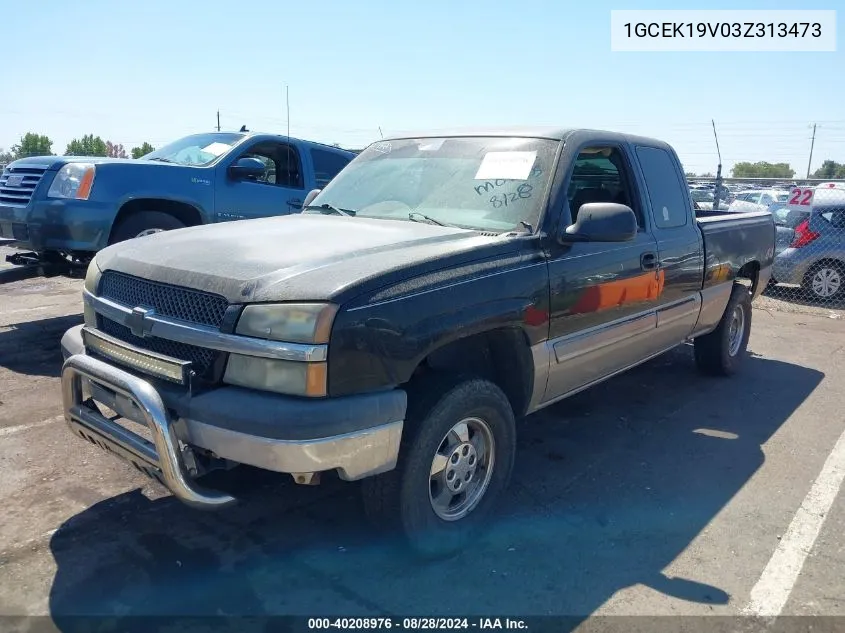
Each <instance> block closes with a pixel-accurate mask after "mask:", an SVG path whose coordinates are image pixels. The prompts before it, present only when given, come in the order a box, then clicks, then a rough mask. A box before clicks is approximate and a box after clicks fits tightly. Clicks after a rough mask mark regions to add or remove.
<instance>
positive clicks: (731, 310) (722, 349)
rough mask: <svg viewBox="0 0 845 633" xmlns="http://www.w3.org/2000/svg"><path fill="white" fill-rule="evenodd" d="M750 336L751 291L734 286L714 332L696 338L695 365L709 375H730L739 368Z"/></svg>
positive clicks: (740, 285)
mask: <svg viewBox="0 0 845 633" xmlns="http://www.w3.org/2000/svg"><path fill="white" fill-rule="evenodd" d="M750 334H751V292H750V291H749V289H748V288H747V287H746V286H744V285H742V284H734V287H733V290H732V291H731V298H730V299H729V300H728V305H727V306H726V307H725V312H724V314H722V318H721V320H720V321H719V325H718V326H717V327H716V329H715V330H713V331H712V332H710V333H709V334H705V335H704V336H699V337H698V338H697V339H695V341H694V344H695V362H696V364H697V365H698V368H699V369H700V370H701V371H702V372H704V373H705V374H709V375H711V376H731V375H733V374H734V373H736V371H737V370H738V369H739V366H740V364H741V363H742V359H743V357H744V356H745V351H746V349H747V348H748V337H749V336H750Z"/></svg>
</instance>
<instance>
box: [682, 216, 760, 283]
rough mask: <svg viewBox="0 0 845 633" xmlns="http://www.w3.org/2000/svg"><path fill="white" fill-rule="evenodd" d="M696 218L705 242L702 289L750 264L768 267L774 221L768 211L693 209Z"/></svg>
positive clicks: (733, 275)
mask: <svg viewBox="0 0 845 633" xmlns="http://www.w3.org/2000/svg"><path fill="white" fill-rule="evenodd" d="M696 221H697V223H698V227H699V229H700V230H701V234H702V237H703V241H704V283H703V288H708V287H710V286H712V285H715V284H717V283H719V282H721V281H724V280H725V279H732V278H734V277H736V276H737V275H738V273H739V271H740V269H742V268H743V266H746V265H749V264H750V265H756V266H759V270H761V271H768V270H770V268H771V265H772V262H773V261H774V241H775V223H774V218H773V217H772V214H771V213H769V212H768V211H748V212H739V213H737V212H731V211H702V210H696ZM760 290H762V288H760Z"/></svg>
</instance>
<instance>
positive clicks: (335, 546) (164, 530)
mask: <svg viewBox="0 0 845 633" xmlns="http://www.w3.org/2000/svg"><path fill="white" fill-rule="evenodd" d="M690 356H691V354H690V351H689V348H688V347H682V348H679V349H678V350H677V351H675V352H672V353H670V354H668V355H666V356H665V357H662V358H658V359H656V360H655V361H652V362H650V363H648V364H647V365H644V366H643V367H641V368H639V369H636V370H633V371H631V372H628V373H627V374H625V375H622V376H620V377H618V378H615V379H613V380H611V381H608V382H607V383H605V384H603V385H600V386H598V387H596V388H593V389H591V390H588V391H586V392H583V393H582V394H579V395H578V396H575V397H573V398H570V399H568V400H565V401H563V402H561V403H559V404H558V405H555V406H554V407H551V408H550V409H546V410H544V411H543V412H541V413H538V414H537V415H535V416H532V417H531V418H529V419H527V420H526V421H525V422H524V424H523V427H522V428H521V436H520V441H519V448H518V456H517V467H516V471H515V473H514V482H513V485H512V486H511V488H510V490H509V492H508V494H507V498H505V499H503V500H502V503H501V507H502V508H503V510H502V513H501V515H500V516H498V517H497V518H496V520H495V521H494V522H493V524H492V525H491V529H490V531H489V532H488V533H487V534H486V536H484V537H483V538H480V539H479V540H478V541H477V542H476V543H474V544H473V545H472V546H470V547H468V548H467V549H466V551H465V552H463V553H461V554H460V555H459V556H457V557H455V558H453V559H450V560H446V561H440V562H435V563H420V562H416V561H414V560H412V559H411V558H410V557H409V556H408V555H407V554H406V553H405V552H404V550H402V548H401V547H399V546H398V544H397V542H396V541H395V539H394V538H393V537H392V536H389V535H384V534H379V533H376V532H373V531H372V530H371V529H370V528H369V527H368V526H367V525H366V523H365V522H364V519H363V515H362V511H361V509H360V505H359V501H358V496H357V486H356V485H354V484H345V483H342V482H332V483H330V484H329V485H328V486H325V485H324V486H320V487H317V488H306V487H298V486H295V485H293V484H292V483H289V478H287V477H283V476H278V475H273V474H267V473H258V472H256V471H252V470H248V469H244V470H242V471H241V472H240V473H239V474H238V475H237V476H236V477H233V475H235V473H229V474H228V476H227V477H226V478H225V479H224V481H225V482H226V484H227V487H229V488H230V490H232V489H234V490H236V491H240V492H241V494H243V495H244V498H243V500H242V503H241V504H240V505H238V506H236V507H235V508H233V509H231V510H227V511H225V512H223V513H220V514H207V513H201V512H196V511H192V510H190V509H188V508H187V507H184V506H182V505H181V504H179V503H178V502H176V501H174V500H173V499H172V498H170V497H165V498H162V499H159V500H156V501H150V500H148V499H147V498H146V497H144V496H143V495H142V494H141V493H140V492H139V491H133V492H130V493H127V494H124V495H121V496H118V497H115V498H112V499H109V500H106V501H103V502H101V503H99V504H97V505H95V506H93V507H90V508H88V509H87V510H85V511H83V512H81V513H80V514H78V515H76V516H74V517H73V518H72V519H70V520H69V521H67V522H66V523H65V524H63V525H62V526H61V528H60V529H59V530H58V531H57V532H56V533H55V535H54V536H53V537H52V540H51V544H50V546H51V550H52V553H53V555H54V557H55V560H56V563H57V571H56V576H55V579H54V582H53V586H52V590H51V593H50V610H51V614H52V617H53V620H54V622H55V623H56V625H57V626H58V627H59V628H60V629H61V630H64V631H70V630H76V629H75V628H74V622H78V620H76V619H74V617H73V616H74V615H75V614H77V615H79V614H87V615H92V614H102V615H106V614H108V615H118V614H120V615H241V614H248V615H258V616H260V615H265V614H266V615H278V614H290V615H304V616H316V615H326V614H334V615H343V616H352V615H370V616H384V615H388V614H391V615H397V616H401V615H500V616H518V615H568V616H576V622H577V621H578V620H580V619H581V618H585V617H587V616H589V614H591V613H593V612H594V611H595V610H596V609H598V608H599V607H601V606H602V604H603V603H605V602H606V601H607V600H608V599H609V598H611V597H612V596H613V595H614V593H616V592H617V591H619V590H620V589H623V588H625V587H629V586H631V585H634V584H637V583H640V584H644V585H647V586H649V587H651V588H652V589H653V590H655V591H657V592H661V593H663V594H666V595H669V596H673V597H675V598H678V599H681V600H685V601H693V602H697V603H705V604H708V603H709V604H725V603H727V602H728V601H729V599H730V596H729V595H728V594H727V593H726V592H725V591H724V590H723V589H722V588H720V587H715V586H709V585H706V584H702V583H701V582H699V581H697V580H695V579H693V578H673V577H670V576H668V575H666V574H665V573H664V572H663V570H664V569H665V568H666V567H667V566H668V565H669V564H670V563H671V562H672V561H673V560H674V559H675V558H676V557H677V556H678V555H679V554H680V553H681V552H683V551H684V550H685V549H686V548H687V547H688V546H689V545H690V543H691V542H692V541H693V540H694V539H695V538H696V536H697V535H698V534H699V532H700V531H701V530H702V529H703V528H704V527H705V526H706V525H707V524H708V522H710V521H711V520H712V519H713V518H714V517H715V516H716V514H717V513H718V512H719V511H720V510H721V509H722V508H723V507H724V506H725V505H726V504H727V503H728V502H730V500H731V499H732V497H733V496H734V495H735V494H736V493H737V492H738V491H739V490H740V489H741V488H742V487H743V485H744V484H745V483H746V482H747V481H748V480H749V478H750V477H751V476H752V475H753V474H754V473H755V472H756V471H757V469H758V468H760V466H761V465H762V463H763V460H764V456H763V453H762V451H761V444H762V443H764V442H765V441H766V440H767V439H768V438H769V437H770V436H771V435H772V434H773V433H774V432H775V431H777V429H778V428H779V427H780V426H781V425H782V424H783V423H784V422H785V421H786V420H787V419H788V418H789V416H790V415H791V414H792V413H793V411H794V410H795V409H796V407H798V406H799V405H800V404H801V402H802V401H803V400H804V399H805V398H806V397H807V396H808V395H809V394H810V393H811V392H812V391H813V390H814V389H815V388H816V386H817V385H818V384H819V383H820V381H821V380H822V378H823V374H822V373H820V372H818V371H815V370H812V369H807V368H804V367H799V366H796V365H791V364H788V363H783V362H778V361H773V360H765V359H761V358H757V357H754V356H753V355H752V356H751V357H749V359H748V362H747V363H746V365H745V367H744V369H743V373H742V375H741V376H737V377H736V378H735V379H711V378H702V377H698V376H697V375H696V373H695V370H694V368H693V366H692V362H691V359H690Z"/></svg>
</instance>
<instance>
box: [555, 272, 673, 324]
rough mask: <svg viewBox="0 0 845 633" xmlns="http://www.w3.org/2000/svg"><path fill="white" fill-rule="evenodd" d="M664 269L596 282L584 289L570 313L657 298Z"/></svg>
mask: <svg viewBox="0 0 845 633" xmlns="http://www.w3.org/2000/svg"><path fill="white" fill-rule="evenodd" d="M665 278H666V275H665V273H664V271H662V270H661V271H658V272H657V273H654V272H645V273H643V274H641V275H637V276H636V277H629V278H628V279H618V280H615V281H608V282H606V283H602V284H597V285H595V286H591V287H590V288H587V289H586V290H584V293H583V294H582V295H581V298H580V299H578V302H577V303H576V304H575V305H574V306H572V310H570V313H571V314H584V313H587V312H598V311H599V310H607V309H608V308H618V307H619V306H623V305H626V304H631V303H640V302H642V301H649V300H653V299H657V298H658V297H659V296H660V295H661V294H662V293H663V284H664V281H665Z"/></svg>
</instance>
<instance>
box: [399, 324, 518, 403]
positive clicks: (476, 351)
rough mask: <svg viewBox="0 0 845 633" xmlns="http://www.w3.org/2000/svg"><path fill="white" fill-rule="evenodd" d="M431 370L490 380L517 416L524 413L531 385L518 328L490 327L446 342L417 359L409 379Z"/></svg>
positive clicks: (412, 379)
mask: <svg viewBox="0 0 845 633" xmlns="http://www.w3.org/2000/svg"><path fill="white" fill-rule="evenodd" d="M433 371H434V372H449V373H466V374H471V375H474V376H478V377H480V378H485V379H487V380H490V381H491V382H493V383H495V384H496V385H497V386H498V387H499V388H500V389H501V390H502V391H503V392H504V393H505V395H506V396H507V398H508V400H509V401H510V403H511V407H513V411H514V414H515V415H516V416H521V415H524V413H525V411H526V409H527V408H528V402H529V400H530V398H531V390H532V389H533V387H534V384H533V382H534V371H533V366H532V361H531V349H530V346H529V344H528V340H527V338H526V335H525V333H524V332H523V331H522V330H520V329H518V328H503V329H497V330H490V331H488V332H482V333H480V334H474V335H472V336H468V337H465V338H461V339H458V340H456V341H452V342H450V343H447V344H446V345H444V346H442V347H439V348H437V349H436V350H434V351H433V352H431V353H430V354H429V355H428V356H426V357H425V358H424V359H423V360H422V362H420V364H419V365H418V366H417V368H416V370H415V371H414V374H413V376H412V377H411V381H410V382H413V381H414V380H415V379H416V378H417V377H419V376H420V375H422V374H426V373H429V372H433Z"/></svg>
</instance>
